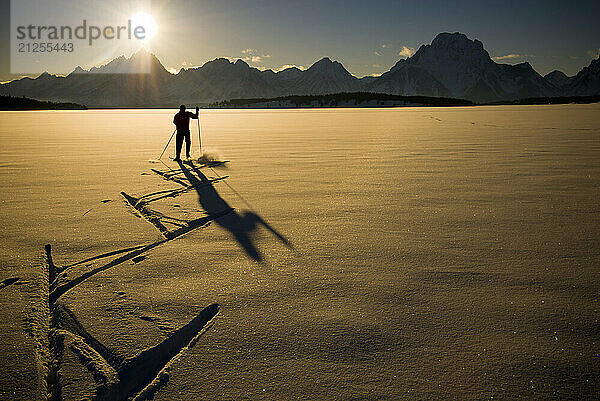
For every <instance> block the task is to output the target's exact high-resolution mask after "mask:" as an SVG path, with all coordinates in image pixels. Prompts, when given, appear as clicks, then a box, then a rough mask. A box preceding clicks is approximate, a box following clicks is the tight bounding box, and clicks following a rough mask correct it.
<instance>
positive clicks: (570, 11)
mask: <svg viewBox="0 0 600 401" xmlns="http://www.w3.org/2000/svg"><path fill="white" fill-rule="evenodd" d="M15 1H18V2H20V3H19V4H24V3H23V2H27V1H30V0H15ZM37 1H40V0H37ZM56 1H63V2H64V1H66V0H56ZM148 1H150V3H144V6H143V7H144V11H146V12H147V13H148V14H150V15H152V17H153V18H154V21H155V22H156V25H157V31H156V34H155V35H154V36H153V37H152V39H150V40H146V41H144V42H143V43H135V45H134V46H133V47H132V46H129V47H127V48H123V47H114V46H113V48H111V49H110V51H107V49H106V48H104V49H103V50H102V51H100V50H99V49H98V48H96V47H90V48H87V49H84V50H86V51H85V52H83V53H82V52H79V53H78V52H74V53H72V54H63V55H61V57H60V58H56V57H55V58H54V60H55V63H56V65H54V64H52V63H51V64H50V65H48V67H49V68H48V69H49V70H50V69H55V70H57V71H51V72H58V73H60V72H61V71H58V70H61V69H62V70H65V71H63V72H62V73H68V72H70V71H71V70H72V69H74V68H75V67H76V66H77V65H81V66H83V67H84V68H86V69H89V68H90V67H92V66H98V65H101V64H104V63H106V62H108V61H110V59H112V58H115V57H116V56H118V55H120V54H125V55H126V56H129V55H130V54H131V53H132V52H133V51H135V50H136V48H134V47H136V46H137V47H141V46H144V47H146V48H147V49H148V50H150V51H151V52H152V53H154V54H155V55H156V56H157V57H158V58H159V60H161V62H162V63H163V65H165V67H166V68H168V69H169V70H170V71H178V70H179V69H180V68H182V67H186V68H189V67H193V66H200V65H202V64H204V63H205V62H207V61H210V60H213V59H215V58H218V57H227V58H230V59H237V58H241V59H244V60H245V61H246V62H248V64H250V65H251V66H253V67H257V68H259V69H261V70H264V69H268V68H270V69H273V70H280V69H283V68H285V67H286V66H291V65H295V66H298V67H300V68H306V67H309V66H310V65H311V64H313V63H314V62H315V61H317V60H319V59H321V58H322V57H325V56H327V57H329V58H331V59H332V60H337V61H339V62H341V63H342V64H343V65H344V66H345V67H346V69H347V70H349V71H350V72H351V73H352V74H354V75H356V76H358V77H362V76H365V75H378V74H381V73H383V72H385V71H388V70H389V69H390V68H391V67H392V66H393V65H394V64H395V63H396V62H397V61H398V60H399V59H400V58H405V57H407V56H410V55H411V54H413V53H414V51H416V50H418V48H419V46H421V45H423V44H429V43H431V41H432V40H433V38H434V37H435V36H436V35H437V34H438V33H440V32H462V33H464V34H466V35H467V36H468V37H469V38H471V39H479V40H481V41H482V42H483V44H484V47H485V49H486V50H487V51H488V52H489V53H490V56H492V57H493V58H494V59H495V60H496V61H497V62H501V63H508V64H516V63H520V62H524V61H527V62H529V63H530V64H531V65H532V66H533V67H534V69H535V70H536V71H538V72H539V73H540V74H542V75H544V74H546V73H548V72H550V71H553V70H555V69H559V70H561V71H563V72H565V73H566V74H567V75H574V74H576V73H577V72H578V71H579V70H580V69H581V68H582V67H584V66H587V65H588V64H589V63H590V61H591V60H592V59H593V58H596V57H598V53H599V51H600V24H598V22H597V19H598V15H600V2H598V1H565V2H558V1H551V0H550V1H527V0H521V1H448V0H445V1H437V0H436V1H433V0H432V1H417V0H370V1H359V0H345V1H339V0H320V1H315V0H303V1H285V0H254V1H253V0H218V1H216V0H195V1H192V0H171V1H169V0H148ZM66 3H67V4H68V3H69V2H66ZM70 3H71V4H83V3H82V2H81V1H77V2H75V0H73V1H70ZM90 3H91V4H95V5H94V7H96V8H98V9H99V8H102V6H100V5H99V4H104V2H101V1H95V2H92V1H90ZM134 3H135V2H127V1H120V2H117V3H116V4H118V5H116V6H114V7H108V6H105V7H104V8H105V11H106V9H108V10H110V11H111V12H113V11H115V9H117V11H118V12H120V13H121V14H123V15H125V16H126V17H125V18H127V17H128V16H130V15H131V13H132V12H133V11H135V7H136V6H135V4H134ZM46 4H47V3H46ZM125 4H128V5H127V6H125ZM131 4H134V5H133V6H132V5H131ZM136 4H141V3H139V2H138V3H136ZM81 7H83V6H81ZM81 7H79V8H78V7H64V8H57V9H60V13H61V15H65V14H66V15H71V16H72V17H73V18H74V19H77V18H80V17H81V15H82V13H84V15H89V13H90V11H89V10H82V8H81ZM13 8H14V6H13ZM67 9H68V10H67ZM38 11H39V9H38ZM98 12H99V11H98ZM0 15H1V16H2V17H1V18H2V21H0V22H1V24H0V52H1V53H2V59H1V64H0V80H2V81H6V80H8V79H11V78H14V77H16V76H15V75H11V74H9V73H10V59H11V58H10V39H11V36H14V32H13V31H11V29H13V30H14V29H15V27H14V26H13V27H10V22H11V21H10V2H9V1H6V0H0ZM40 15H41V16H42V17H41V18H51V13H50V12H47V13H44V12H42V13H39V12H38V15H37V18H38V19H39V18H40ZM90 18H91V17H90ZM13 25H14V24H13ZM13 40H14V38H13ZM42 64H44V63H42ZM45 66H46V65H43V66H42V67H45ZM22 72H24V71H22ZM33 75H37V74H33Z"/></svg>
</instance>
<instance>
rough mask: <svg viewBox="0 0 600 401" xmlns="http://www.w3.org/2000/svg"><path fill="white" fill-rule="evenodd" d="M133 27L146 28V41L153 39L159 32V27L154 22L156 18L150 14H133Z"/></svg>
mask: <svg viewBox="0 0 600 401" xmlns="http://www.w3.org/2000/svg"><path fill="white" fill-rule="evenodd" d="M131 26H133V27H134V28H135V27H136V26H142V27H144V30H145V31H146V37H145V39H144V41H148V40H150V39H152V37H153V36H154V35H155V34H156V31H157V30H158V26H157V25H156V21H154V17H153V16H152V15H150V14H148V13H135V14H133V15H132V16H131Z"/></svg>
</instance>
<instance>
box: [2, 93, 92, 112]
mask: <svg viewBox="0 0 600 401" xmlns="http://www.w3.org/2000/svg"><path fill="white" fill-rule="evenodd" d="M0 110H87V107H85V106H82V105H80V104H77V103H56V102H46V101H42V100H35V99H30V98H28V97H16V96H4V95H0Z"/></svg>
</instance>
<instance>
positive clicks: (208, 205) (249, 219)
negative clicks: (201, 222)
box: [179, 162, 293, 262]
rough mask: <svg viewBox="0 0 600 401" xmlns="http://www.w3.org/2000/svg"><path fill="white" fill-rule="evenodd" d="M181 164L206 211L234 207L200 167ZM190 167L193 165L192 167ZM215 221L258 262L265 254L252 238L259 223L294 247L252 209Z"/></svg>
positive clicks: (212, 211) (229, 214)
mask: <svg viewBox="0 0 600 401" xmlns="http://www.w3.org/2000/svg"><path fill="white" fill-rule="evenodd" d="M179 166H180V167H181V170H182V171H183V174H184V175H185V177H186V178H187V179H188V181H189V182H190V184H191V185H193V186H194V187H195V190H196V192H197V193H198V202H199V203H200V205H201V206H202V208H203V209H204V211H206V213H208V214H209V215H212V214H215V213H219V212H222V211H223V210H227V209H233V208H232V207H231V206H229V204H228V203H227V202H226V201H225V199H223V198H222V197H221V195H219V193H218V192H217V190H216V189H215V188H214V186H213V184H212V182H211V181H210V180H209V179H208V178H207V177H206V176H205V175H204V174H203V173H202V172H201V171H200V169H198V168H197V167H196V166H193V165H192V166H187V165H185V164H183V163H181V162H180V163H179ZM189 167H191V169H190V168H189ZM192 170H193V172H192ZM214 221H215V222H216V223H217V224H219V225H220V226H221V227H223V228H225V229H226V230H227V231H229V232H230V233H231V234H232V235H233V236H234V237H235V239H236V241H237V242H238V243H239V244H240V245H241V246H242V248H244V251H246V254H248V256H249V257H251V258H252V259H253V260H255V261H256V262H262V261H263V256H262V255H261V253H260V252H259V250H258V249H257V247H256V245H255V244H254V241H253V239H252V233H253V231H254V230H256V228H257V226H258V225H259V224H261V225H263V226H264V227H265V228H266V229H267V230H269V231H270V232H271V233H272V234H273V235H275V236H276V237H277V238H278V239H279V240H280V241H281V242H283V243H284V244H285V245H286V246H287V247H289V248H291V249H293V246H292V244H291V243H290V242H289V241H288V240H287V239H286V238H285V237H284V236H283V235H281V234H280V233H279V232H277V230H275V229H274V228H273V227H271V226H270V225H269V224H268V223H267V222H266V221H264V220H263V219H262V217H260V216H259V215H258V214H256V213H254V212H252V211H245V212H243V213H237V212H236V211H235V210H233V211H232V212H231V213H227V214H226V215H224V216H222V217H219V218H217V219H215V220H214Z"/></svg>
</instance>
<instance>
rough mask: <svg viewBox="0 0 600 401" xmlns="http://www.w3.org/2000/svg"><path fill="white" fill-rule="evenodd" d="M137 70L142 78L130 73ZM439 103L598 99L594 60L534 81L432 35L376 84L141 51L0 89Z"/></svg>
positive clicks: (190, 100)
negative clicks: (398, 98)
mask: <svg viewBox="0 0 600 401" xmlns="http://www.w3.org/2000/svg"><path fill="white" fill-rule="evenodd" d="M143 63H149V65H147V67H148V69H147V70H148V71H149V73H147V74H135V73H132V71H134V70H133V68H134V67H136V68H137V66H139V65H141V64H143ZM358 91H362V92H376V93H385V94H391V95H416V96H440V97H453V98H461V99H468V100H471V101H473V102H477V103H484V102H497V101H510V100H516V99H522V98H532V97H554V96H591V95H598V94H600V58H599V59H595V60H593V61H592V62H591V63H590V65H589V66H587V67H584V68H583V69H582V70H581V71H580V72H579V73H578V74H577V75H575V76H572V77H569V76H567V75H565V74H564V73H562V72H560V71H553V72H551V73H549V74H547V75H546V76H541V75H540V74H538V73H537V72H536V71H535V70H534V69H533V68H532V66H531V65H530V64H529V63H520V64H516V65H508V64H499V63H496V62H494V61H493V60H492V59H491V58H490V55H489V53H488V52H487V51H486V50H485V49H484V47H483V44H482V43H481V42H480V41H479V40H477V39H475V40H471V39H469V38H468V37H467V36H465V35H464V34H462V33H458V32H456V33H440V34H439V35H437V36H436V37H435V39H434V40H433V41H432V42H431V44H429V45H423V46H421V47H420V48H419V50H418V51H417V52H415V54H414V55H412V56H411V57H408V58H407V59H401V60H399V61H398V62H397V63H396V64H395V65H394V66H393V67H392V68H391V69H390V70H389V71H388V72H386V73H384V74H382V75H381V76H379V77H370V76H369V77H364V78H357V77H355V76H353V75H352V74H350V73H349V72H348V71H347V70H346V69H345V68H344V66H343V65H342V64H340V63H339V62H337V61H332V60H330V59H329V58H328V57H325V58H323V59H321V60H319V61H317V62H316V63H315V64H313V65H312V66H311V67H310V68H308V69H306V70H300V69H298V68H295V67H291V68H287V69H284V70H282V71H278V72H274V71H272V70H265V71H261V70H259V69H257V68H254V67H250V66H249V65H248V64H247V63H246V62H244V61H243V60H237V61H235V62H230V61H229V60H227V59H225V58H218V59H215V60H212V61H209V62H207V63H206V64H204V65H203V66H201V67H197V68H190V69H183V68H182V69H181V70H180V71H179V72H178V73H176V74H172V73H170V72H169V71H167V70H166V69H165V67H164V66H163V65H162V64H161V62H160V61H159V60H158V59H157V58H156V56H154V55H153V54H149V53H147V52H145V51H144V50H140V51H139V52H137V53H135V54H134V55H132V56H131V57H130V58H125V57H123V56H121V57H118V58H116V59H114V60H112V61H111V62H109V63H108V64H106V65H103V66H101V67H94V68H92V69H91V70H89V71H86V70H84V69H82V68H81V67H77V68H76V69H75V70H74V71H73V72H72V73H70V74H69V75H67V76H57V75H51V74H48V73H43V74H41V75H40V76H38V77H37V78H35V79H33V78H22V79H19V80H15V81H12V82H8V83H5V84H2V85H0V94H1V95H12V96H27V97H30V98H35V99H38V100H49V101H58V102H75V103H79V104H85V105H86V106H89V107H144V106H146V107H150V106H174V105H178V104H180V103H187V104H196V103H209V102H216V101H222V100H229V99H236V98H245V99H248V98H269V97H277V96H288V95H322V94H330V93H341V92H358Z"/></svg>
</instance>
